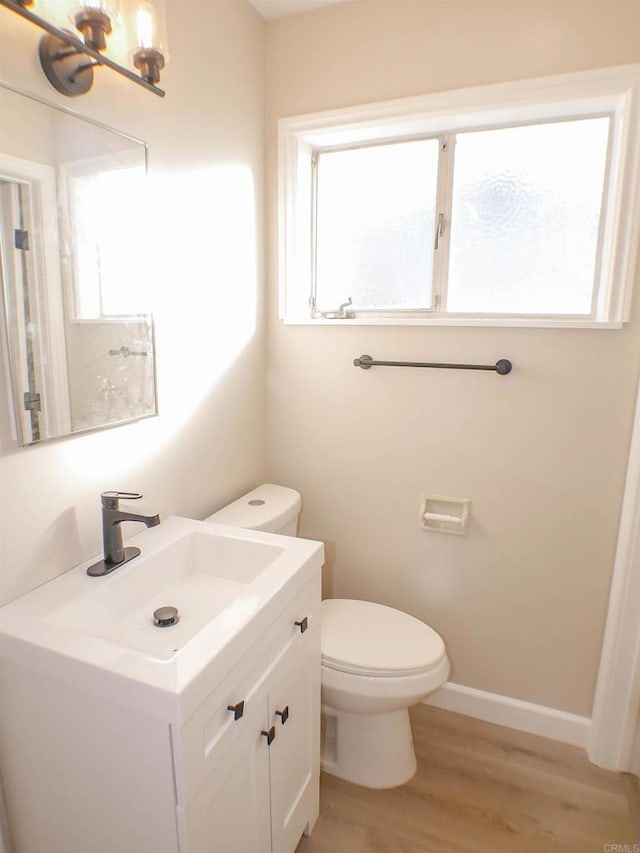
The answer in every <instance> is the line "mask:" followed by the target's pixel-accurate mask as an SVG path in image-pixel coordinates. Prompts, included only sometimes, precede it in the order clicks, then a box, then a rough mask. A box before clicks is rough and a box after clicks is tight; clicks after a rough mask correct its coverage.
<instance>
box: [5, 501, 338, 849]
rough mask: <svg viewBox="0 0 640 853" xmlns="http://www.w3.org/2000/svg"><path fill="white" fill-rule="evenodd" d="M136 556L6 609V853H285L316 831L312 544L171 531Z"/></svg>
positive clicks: (176, 524)
mask: <svg viewBox="0 0 640 853" xmlns="http://www.w3.org/2000/svg"><path fill="white" fill-rule="evenodd" d="M130 541H132V542H133V543H134V544H135V545H137V546H138V547H140V548H141V550H142V555H141V556H140V557H138V558H136V559H135V560H132V561H131V562H130V563H128V564H127V565H125V566H122V567H121V568H119V569H117V570H116V571H115V572H113V573H112V574H111V575H109V576H107V577H105V578H90V577H88V576H87V574H86V567H87V566H88V565H89V563H90V562H91V561H87V563H86V564H83V565H82V566H78V567H77V568H75V569H72V570H71V571H69V572H67V573H65V574H64V575H62V576H61V577H59V578H56V579H55V580H53V581H51V582H49V583H48V584H45V585H44V586H42V587H40V588H39V589H37V590H35V591H33V592H31V593H29V594H28V595H26V596H23V597H22V598H21V599H18V600H17V601H15V602H13V603H11V604H9V605H7V606H6V607H4V608H2V609H1V610H0V680H1V683H2V703H1V704H0V762H1V763H0V766H1V768H2V775H3V779H4V787H5V796H6V800H7V810H8V813H9V822H10V829H11V832H12V835H13V842H14V846H15V853H43V851H45V850H46V851H47V853H113V851H114V850H117V851H118V853H218V851H220V853H222V851H224V853H253V851H260V853H267V851H272V853H293V851H294V850H295V848H296V846H297V843H298V841H299V839H300V836H301V835H302V834H303V832H305V831H309V830H310V829H311V828H312V827H313V824H314V822H315V820H316V818H317V815H318V779H319V729H320V630H319V628H320V570H321V565H322V559H323V553H322V545H321V544H320V543H317V542H309V541H306V540H302V539H295V538H291V537H284V536H277V535H273V534H268V533H261V532H257V531H252V530H240V529H236V528H230V527H224V526H221V525H216V524H207V523H204V522H197V521H192V520H190V519H182V518H177V517H174V518H170V519H168V520H166V521H163V523H162V524H161V525H160V526H159V527H157V528H153V529H152V530H145V531H144V532H142V533H141V534H140V535H138V536H136V537H134V539H132V540H130ZM162 605H169V606H175V607H176V608H177V609H178V611H179V615H180V620H179V621H178V622H177V623H176V624H173V625H170V626H167V627H158V626H156V625H154V623H153V620H152V613H153V611H154V610H155V609H156V608H157V607H159V606H162Z"/></svg>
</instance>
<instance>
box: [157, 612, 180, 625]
mask: <svg viewBox="0 0 640 853" xmlns="http://www.w3.org/2000/svg"><path fill="white" fill-rule="evenodd" d="M179 621H180V617H179V616H178V608H177V607H158V609H157V610H154V611H153V624H154V625H157V626H158V628H168V627H169V625H175V624H176V622H179Z"/></svg>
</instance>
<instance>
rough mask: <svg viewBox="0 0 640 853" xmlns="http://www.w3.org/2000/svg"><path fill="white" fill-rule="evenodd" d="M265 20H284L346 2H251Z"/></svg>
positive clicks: (301, 0) (259, 0) (261, 0)
mask: <svg viewBox="0 0 640 853" xmlns="http://www.w3.org/2000/svg"><path fill="white" fill-rule="evenodd" d="M249 2H250V3H251V5H252V6H253V8H254V9H256V10H257V11H258V12H259V13H260V14H261V15H262V17H263V18H267V20H272V19H273V18H284V17H286V16H287V15H297V14H299V13H300V12H309V11H311V9H319V8H320V7H321V6H330V5H331V4H332V3H342V2H344V0H249Z"/></svg>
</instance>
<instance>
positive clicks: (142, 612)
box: [46, 530, 285, 660]
mask: <svg viewBox="0 0 640 853" xmlns="http://www.w3.org/2000/svg"><path fill="white" fill-rule="evenodd" d="M284 553H285V548H283V547H282V546H277V545H268V544H266V543H265V542H250V541H246V540H244V539H235V538H231V537H229V536H221V535H219V534H217V533H208V532H202V531H201V530H198V531H193V532H191V533H186V534H185V535H183V536H181V537H180V538H179V539H176V540H175V541H173V542H171V543H170V544H169V545H167V547H166V548H164V549H162V550H160V551H158V552H157V553H156V554H155V555H154V556H153V557H149V558H148V559H146V560H145V559H140V558H137V560H138V562H137V565H136V562H135V561H134V562H132V564H131V568H130V570H129V571H124V569H125V566H122V571H121V573H120V574H119V571H120V570H118V569H116V570H115V571H114V572H113V574H112V575H109V576H107V577H106V578H94V579H92V580H93V583H92V584H91V588H90V589H89V590H88V591H87V592H86V593H83V594H81V595H79V596H78V597H77V598H74V599H72V600H71V601H69V602H67V603H66V604H63V605H62V607H59V608H56V609H55V610H54V611H53V612H52V613H51V615H50V616H48V617H46V621H47V623H48V624H50V625H56V626H58V627H60V628H65V629H69V630H74V631H78V632H81V633H85V634H88V635H91V636H94V637H100V638H102V639H104V640H107V641H109V642H112V643H115V644H116V645H118V646H123V647H124V648H127V649H132V650H136V651H140V652H143V653H145V654H146V655H148V656H149V657H151V658H158V659H159V660H167V659H169V658H171V657H173V655H174V654H176V653H177V652H178V651H179V650H180V649H181V648H182V647H183V646H184V645H185V643H187V642H188V641H189V640H191V639H192V638H193V637H194V636H195V635H196V634H197V633H198V632H199V631H200V630H202V628H204V627H205V626H206V625H207V624H208V623H209V622H211V620H212V619H214V618H216V617H217V616H218V615H219V614H221V613H222V612H223V611H224V610H226V609H227V608H229V606H230V605H231V604H232V602H234V601H235V600H236V599H237V598H238V597H239V596H240V595H241V594H242V593H245V592H246V591H247V588H248V586H250V585H251V584H252V583H254V582H255V580H256V579H257V578H258V577H259V575H260V574H261V573H262V572H264V571H266V570H267V569H268V568H269V567H270V566H272V565H273V563H274V561H275V560H277V559H278V557H281V556H282V555H283V554H284ZM127 565H128V564H127ZM164 606H171V607H175V608H177V610H178V613H179V621H178V622H177V623H176V624H175V625H171V626H168V627H164V628H159V627H158V626H156V625H155V624H154V620H153V613H154V611H155V610H156V609H157V608H159V607H164Z"/></svg>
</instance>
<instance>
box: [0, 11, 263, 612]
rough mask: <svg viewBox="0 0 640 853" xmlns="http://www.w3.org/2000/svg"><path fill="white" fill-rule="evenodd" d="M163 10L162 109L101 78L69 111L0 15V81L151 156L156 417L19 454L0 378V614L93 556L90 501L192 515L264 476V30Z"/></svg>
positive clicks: (234, 20) (115, 80)
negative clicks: (104, 127)
mask: <svg viewBox="0 0 640 853" xmlns="http://www.w3.org/2000/svg"><path fill="white" fill-rule="evenodd" d="M169 11H170V20H169V32H170V33H171V44H170V49H171V63H170V65H169V66H168V67H167V69H166V73H165V74H164V76H163V84H165V85H166V89H167V93H168V94H167V97H166V99H164V100H161V99H159V98H155V97H154V96H152V95H150V94H148V93H146V92H144V91H143V90H142V89H139V88H138V87H136V86H134V85H132V84H131V83H129V82H128V81H126V80H124V79H122V78H119V77H118V76H117V75H115V74H113V73H112V72H110V71H108V70H106V69H102V70H98V71H97V72H96V82H95V84H94V87H93V90H92V91H91V92H90V93H89V94H87V95H85V96H84V97H83V98H81V99H78V100H74V101H71V102H70V101H69V100H68V99H65V98H64V97H63V96H61V95H60V96H59V95H57V93H56V92H55V91H54V90H53V89H52V88H51V87H50V86H49V85H48V84H47V83H46V81H45V79H44V77H43V75H42V72H41V71H40V68H39V65H38V60H37V50H36V45H37V40H38V35H39V33H38V30H37V29H36V28H35V27H33V26H32V25H31V24H29V23H27V22H25V21H23V20H21V19H19V18H18V17H17V16H16V15H14V14H12V13H10V12H9V11H8V10H6V9H0V40H1V41H2V51H1V52H0V79H3V80H5V81H6V82H8V83H10V84H13V85H15V86H19V87H21V88H23V89H24V90H27V91H30V92H32V93H34V94H36V95H39V96H41V97H43V98H45V99H47V100H48V101H51V102H57V103H63V104H64V105H65V106H67V107H69V106H71V107H72V108H73V109H75V110H77V111H79V112H80V113H82V114H84V115H87V116H89V117H91V118H94V119H97V120H98V121H101V122H104V123H106V124H108V125H111V126H113V127H114V128H116V129H118V130H120V131H123V132H125V133H129V134H131V135H133V136H135V137H138V138H141V139H144V140H146V141H147V142H148V143H149V145H150V160H151V174H152V178H153V185H154V192H155V200H154V202H153V203H152V204H151V205H150V207H149V208H147V209H141V210H140V216H141V218H143V219H147V220H150V221H151V222H153V224H154V239H155V246H156V253H155V256H154V257H152V258H150V259H149V275H150V276H152V277H153V281H154V291H155V295H156V299H155V301H156V304H155V313H156V327H157V351H158V380H159V405H160V416H159V417H158V418H153V419H150V420H146V421H142V422H140V423H138V424H135V425H131V426H123V427H118V428H115V429H111V430H107V431H103V432H97V433H94V434H90V435H86V436H82V437H74V438H70V439H65V440H62V441H56V442H52V443H47V444H42V445H40V446H35V447H30V448H22V449H21V448H18V447H17V446H16V445H15V443H14V442H13V441H12V440H11V438H10V434H9V414H8V410H7V405H6V402H5V401H6V399H7V396H6V390H5V387H4V380H5V376H4V365H2V366H1V367H0V383H2V387H0V454H1V455H0V601H7V600H9V599H11V598H13V597H15V596H17V595H19V594H21V593H23V592H25V591H26V590H28V589H30V588H32V587H34V586H36V585H37V584H40V583H42V582H44V581H45V580H47V579H49V578H51V577H52V576H55V575H56V574H59V573H61V572H63V571H65V570H66V569H69V568H70V567H72V566H73V565H75V564H76V563H78V562H79V561H80V560H83V559H88V558H89V557H91V556H92V555H94V554H96V553H97V552H98V551H99V549H100V547H101V541H100V514H99V493H100V491H101V490H103V489H124V490H136V491H141V492H143V493H144V494H145V503H146V506H147V507H149V508H152V507H153V508H157V509H158V510H159V511H160V513H161V515H165V516H166V515H168V514H171V513H178V514H184V515H192V516H195V517H202V516H204V514H205V513H207V512H210V511H212V510H213V509H215V508H217V507H219V506H220V505H222V504H223V503H224V502H225V501H227V500H228V499H230V498H232V497H235V496H237V495H238V494H240V493H241V492H242V491H243V490H245V489H247V488H249V487H251V486H253V485H255V483H256V482H261V481H262V480H263V479H264V476H265V458H266V448H265V439H264V435H265V405H266V394H265V369H264V355H265V338H264V331H263V327H264V309H263V301H264V300H263V296H262V291H263V287H262V278H263V277H262V269H263V256H262V255H263V252H262V233H263V171H264V170H263V158H264V141H263V103H264V98H263V95H264V91H263V78H264V74H263V69H264V24H263V22H262V20H261V19H260V18H259V16H258V15H257V14H256V13H255V12H254V10H253V9H252V8H251V7H250V6H248V5H247V4H246V3H244V2H240V0H238V2H225V0H220V2H215V3H209V2H199V3H194V2H182V1H181V2H179V3H175V4H171V5H170V7H169ZM194 21H196V22H197V26H194ZM136 529H139V528H136V527H134V526H129V528H128V530H127V535H130V534H131V533H132V532H134V531H135V530H136Z"/></svg>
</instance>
